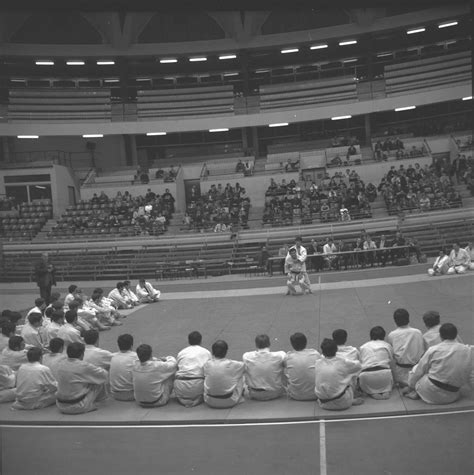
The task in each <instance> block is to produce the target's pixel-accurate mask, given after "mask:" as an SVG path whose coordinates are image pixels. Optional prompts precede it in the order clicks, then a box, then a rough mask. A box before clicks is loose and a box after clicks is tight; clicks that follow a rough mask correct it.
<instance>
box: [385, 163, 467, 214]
mask: <svg viewBox="0 0 474 475" xmlns="http://www.w3.org/2000/svg"><path fill="white" fill-rule="evenodd" d="M378 190H379V192H380V193H381V194H382V196H383V197H384V200H385V203H386V205H387V210H388V212H389V214H399V213H403V212H406V211H408V212H412V211H422V212H424V211H430V210H436V209H438V210H439V209H449V208H459V207H461V206H462V200H461V196H460V195H459V193H458V192H457V191H456V190H455V188H454V185H453V182H452V180H451V178H450V176H449V164H448V162H447V161H444V162H441V163H440V164H439V165H438V166H435V165H425V166H424V167H423V168H422V167H421V166H420V165H419V164H418V163H415V165H414V166H413V165H411V164H410V165H409V166H408V168H406V169H405V167H404V166H403V165H400V167H399V168H398V170H397V169H396V167H395V166H392V167H391V168H390V170H389V172H388V173H387V174H385V175H384V177H383V178H382V180H381V182H380V184H379V186H378Z"/></svg>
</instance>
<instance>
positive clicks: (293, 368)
mask: <svg viewBox="0 0 474 475" xmlns="http://www.w3.org/2000/svg"><path fill="white" fill-rule="evenodd" d="M290 342H291V346H292V347H293V350H294V351H289V352H288V353H287V354H286V358H285V362H284V373H285V377H286V380H287V381H288V386H287V394H288V396H289V397H290V398H291V399H295V400H297V401H313V400H315V399H316V395H315V393H314V367H315V363H316V361H317V360H318V359H320V358H321V355H320V354H319V352H317V351H316V350H315V349H313V348H306V345H307V339H306V336H305V335H304V334H303V333H294V334H293V335H291V337H290Z"/></svg>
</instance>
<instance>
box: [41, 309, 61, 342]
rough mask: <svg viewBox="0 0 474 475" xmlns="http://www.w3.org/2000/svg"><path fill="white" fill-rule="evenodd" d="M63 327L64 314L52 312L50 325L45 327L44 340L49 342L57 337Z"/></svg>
mask: <svg viewBox="0 0 474 475" xmlns="http://www.w3.org/2000/svg"><path fill="white" fill-rule="evenodd" d="M63 325H64V312H63V311H62V310H54V311H53V313H52V314H51V323H50V324H49V325H48V326H47V327H46V329H45V333H46V340H47V341H48V342H49V341H51V340H52V339H53V338H55V337H57V336H58V332H59V329H60V328H61V327H62V326H63Z"/></svg>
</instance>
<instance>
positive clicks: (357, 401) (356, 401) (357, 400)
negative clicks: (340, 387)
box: [352, 397, 365, 406]
mask: <svg viewBox="0 0 474 475" xmlns="http://www.w3.org/2000/svg"><path fill="white" fill-rule="evenodd" d="M364 402H365V401H364V400H363V399H362V398H361V397H356V398H354V399H353V400H352V405H353V406H360V405H361V404H364Z"/></svg>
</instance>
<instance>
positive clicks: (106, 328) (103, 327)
mask: <svg viewBox="0 0 474 475" xmlns="http://www.w3.org/2000/svg"><path fill="white" fill-rule="evenodd" d="M107 330H112V327H106V326H101V327H99V331H101V332H105V331H107Z"/></svg>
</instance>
